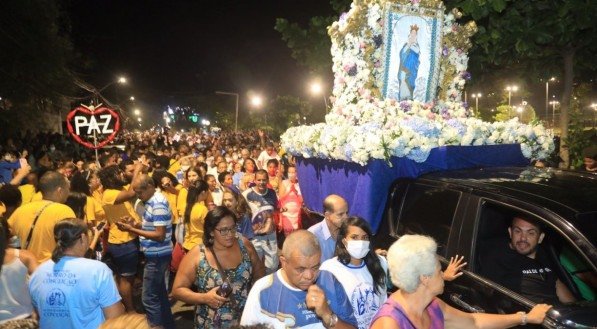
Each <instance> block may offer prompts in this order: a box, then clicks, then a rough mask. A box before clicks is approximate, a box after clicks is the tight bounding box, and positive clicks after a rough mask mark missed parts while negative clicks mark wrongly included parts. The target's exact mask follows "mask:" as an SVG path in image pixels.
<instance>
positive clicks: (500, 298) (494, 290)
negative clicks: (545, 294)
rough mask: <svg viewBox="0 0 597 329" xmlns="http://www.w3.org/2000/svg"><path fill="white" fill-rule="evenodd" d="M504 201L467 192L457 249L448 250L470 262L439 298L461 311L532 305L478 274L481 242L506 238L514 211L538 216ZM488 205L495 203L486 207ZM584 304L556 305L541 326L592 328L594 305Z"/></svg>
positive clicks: (494, 310) (493, 310)
mask: <svg viewBox="0 0 597 329" xmlns="http://www.w3.org/2000/svg"><path fill="white" fill-rule="evenodd" d="M503 201H504V200H500V201H496V200H489V199H487V198H480V197H476V196H474V195H470V200H469V203H468V205H469V207H468V209H467V210H466V211H465V213H464V214H462V216H461V219H462V222H461V227H460V230H459V231H460V234H459V236H458V244H457V247H456V250H450V252H451V253H454V252H456V253H459V254H464V255H466V257H467V259H468V262H469V265H468V266H467V270H465V271H463V273H464V274H463V275H462V276H461V277H460V278H458V279H457V280H455V281H453V282H449V283H446V286H445V289H444V294H443V296H442V299H443V300H445V301H446V302H448V303H449V304H451V305H452V306H454V307H456V308H459V309H461V310H463V311H467V312H485V313H502V314H507V313H515V312H518V311H525V312H528V311H529V310H530V309H531V308H532V307H533V306H534V304H535V303H534V302H532V301H531V300H529V299H528V298H526V297H524V296H522V295H521V294H518V293H516V292H514V291H512V290H510V289H507V288H505V287H503V286H501V285H499V284H497V283H495V282H493V281H491V280H488V279H487V278H485V277H484V276H482V275H480V274H479V273H480V268H479V257H482V254H483V252H484V250H483V243H484V242H485V241H487V240H488V239H490V238H492V237H495V235H499V234H503V235H504V236H505V237H507V236H506V235H507V225H508V223H509V221H510V219H511V217H512V216H513V214H514V213H520V212H522V213H525V212H526V213H527V214H528V215H529V216H531V215H534V216H535V217H536V218H537V216H538V217H540V215H539V214H538V212H537V211H536V210H537V209H533V207H528V208H525V206H524V203H521V202H514V201H510V202H506V203H503ZM487 205H498V206H497V207H488V206H487ZM531 212H533V213H531ZM481 223H483V224H484V225H481ZM486 224H489V225H486ZM586 304H588V305H584V306H576V305H567V306H558V307H557V311H558V312H550V313H549V314H550V315H549V317H548V318H546V321H545V322H544V323H543V326H544V327H547V328H555V327H568V326H570V327H574V326H575V325H576V324H578V323H581V324H583V325H588V327H593V325H595V324H596V323H595V321H596V320H595V316H594V315H593V316H591V315H590V314H591V313H595V311H594V310H595V304H594V303H593V304H592V305H591V304H590V303H586ZM587 314H588V315H587ZM535 327H538V326H535ZM581 327H582V326H581Z"/></svg>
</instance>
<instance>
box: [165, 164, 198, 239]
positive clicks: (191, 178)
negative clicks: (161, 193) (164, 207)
mask: <svg viewBox="0 0 597 329" xmlns="http://www.w3.org/2000/svg"><path fill="white" fill-rule="evenodd" d="M203 175H204V174H203V168H202V167H201V166H194V167H190V168H189V169H187V171H185V172H184V181H183V183H182V186H183V187H182V189H181V190H180V191H179V192H178V197H177V199H176V210H175V209H172V212H174V211H177V212H178V217H179V218H181V219H182V218H184V212H185V210H186V208H187V194H188V192H189V186H191V184H194V183H195V182H196V181H198V180H201V179H203ZM183 236H184V235H183ZM176 238H177V239H176V241H177V242H178V243H182V237H181V239H178V235H177V236H176Z"/></svg>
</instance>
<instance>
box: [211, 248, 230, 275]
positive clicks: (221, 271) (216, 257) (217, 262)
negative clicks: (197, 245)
mask: <svg viewBox="0 0 597 329" xmlns="http://www.w3.org/2000/svg"><path fill="white" fill-rule="evenodd" d="M209 251H211V254H212V255H214V259H215V260H216V266H217V267H218V272H220V276H221V277H222V281H226V280H227V279H228V276H227V275H226V272H224V270H222V265H221V264H220V261H219V260H218V256H217V255H216V252H215V251H214V248H212V247H209Z"/></svg>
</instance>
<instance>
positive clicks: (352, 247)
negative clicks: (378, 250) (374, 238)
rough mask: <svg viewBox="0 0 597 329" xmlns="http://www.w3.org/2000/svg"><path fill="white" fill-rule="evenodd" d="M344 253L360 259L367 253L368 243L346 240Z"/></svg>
mask: <svg viewBox="0 0 597 329" xmlns="http://www.w3.org/2000/svg"><path fill="white" fill-rule="evenodd" d="M346 251H348V254H350V256H351V257H352V258H356V259H362V258H363V257H365V256H366V255H367V253H368V252H369V241H363V240H348V241H347V242H346Z"/></svg>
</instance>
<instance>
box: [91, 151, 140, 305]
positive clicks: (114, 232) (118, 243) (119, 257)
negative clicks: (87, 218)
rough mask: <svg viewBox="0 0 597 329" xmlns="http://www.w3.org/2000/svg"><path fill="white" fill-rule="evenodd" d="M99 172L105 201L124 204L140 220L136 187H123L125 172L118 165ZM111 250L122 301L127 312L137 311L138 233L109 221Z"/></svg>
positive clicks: (131, 214)
mask: <svg viewBox="0 0 597 329" xmlns="http://www.w3.org/2000/svg"><path fill="white" fill-rule="evenodd" d="M142 168H143V165H142V164H140V163H138V164H136V165H135V169H134V174H133V177H137V176H138V175H139V174H140V173H141V170H142ZM98 175H99V178H100V181H101V184H102V186H103V188H104V191H103V193H102V204H104V205H114V204H124V206H125V208H126V210H127V212H128V214H129V217H131V218H132V219H133V220H134V221H135V222H140V219H139V215H137V213H136V212H135V210H134V208H133V206H132V204H131V201H133V200H134V199H135V197H136V196H135V191H133V190H132V189H130V188H129V189H125V188H124V186H125V184H126V180H125V177H124V172H123V171H122V170H121V169H120V168H119V167H118V166H117V165H110V166H107V167H105V168H103V169H102V170H100V171H99V173H98ZM133 179H134V178H133ZM108 253H109V254H110V255H111V256H112V261H113V265H114V268H113V271H114V273H115V274H116V283H117V285H118V292H119V293H120V296H122V302H123V304H124V306H125V308H126V310H127V312H133V311H135V307H134V304H133V283H134V280H135V275H136V274H137V264H138V263H139V247H138V243H137V235H136V234H133V233H130V232H125V231H121V230H120V229H119V228H118V227H117V226H116V225H110V231H109V233H108Z"/></svg>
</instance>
